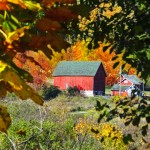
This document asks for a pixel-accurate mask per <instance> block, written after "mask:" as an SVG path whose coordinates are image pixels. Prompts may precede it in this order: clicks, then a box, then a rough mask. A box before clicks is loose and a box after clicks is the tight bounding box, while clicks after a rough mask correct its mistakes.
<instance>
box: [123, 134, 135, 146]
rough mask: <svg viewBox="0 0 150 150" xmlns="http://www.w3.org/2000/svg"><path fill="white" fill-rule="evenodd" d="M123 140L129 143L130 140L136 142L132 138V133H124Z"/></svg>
mask: <svg viewBox="0 0 150 150" xmlns="http://www.w3.org/2000/svg"><path fill="white" fill-rule="evenodd" d="M123 142H124V143H125V144H126V145H128V144H129V142H134V140H133V138H132V135H131V134H127V135H124V137H123Z"/></svg>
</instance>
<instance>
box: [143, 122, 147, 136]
mask: <svg viewBox="0 0 150 150" xmlns="http://www.w3.org/2000/svg"><path fill="white" fill-rule="evenodd" d="M147 131H148V124H146V125H144V126H143V127H142V135H143V136H146V135H147Z"/></svg>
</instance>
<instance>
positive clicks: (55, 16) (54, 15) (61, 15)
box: [45, 7, 77, 22]
mask: <svg viewBox="0 0 150 150" xmlns="http://www.w3.org/2000/svg"><path fill="white" fill-rule="evenodd" d="M45 14H46V16H47V17H49V18H50V19H52V20H55V21H59V22H63V21H70V20H72V19H77V14H76V13H75V12H74V11H71V10H70V9H69V8H67V7H60V8H51V9H50V10H48V11H46V12H45Z"/></svg>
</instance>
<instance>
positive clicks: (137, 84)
mask: <svg viewBox="0 0 150 150" xmlns="http://www.w3.org/2000/svg"><path fill="white" fill-rule="evenodd" d="M135 88H136V89H137V90H139V92H140V94H141V92H142V90H143V82H142V80H141V79H139V78H138V77H137V76H136V75H127V74H122V75H121V84H120V79H119V80H118V83H117V84H114V85H113V87H112V88H111V93H112V94H111V95H119V93H120V95H122V96H127V97H130V96H131V93H132V90H135Z"/></svg>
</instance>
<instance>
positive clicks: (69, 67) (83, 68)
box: [53, 61, 102, 76]
mask: <svg viewBox="0 0 150 150" xmlns="http://www.w3.org/2000/svg"><path fill="white" fill-rule="evenodd" d="M101 64H102V63H101V62H100V61H61V62H59V63H58V65H57V67H56V68H55V70H54V72H53V76H95V74H96V72H97V70H98V68H99V67H100V65H101Z"/></svg>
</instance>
